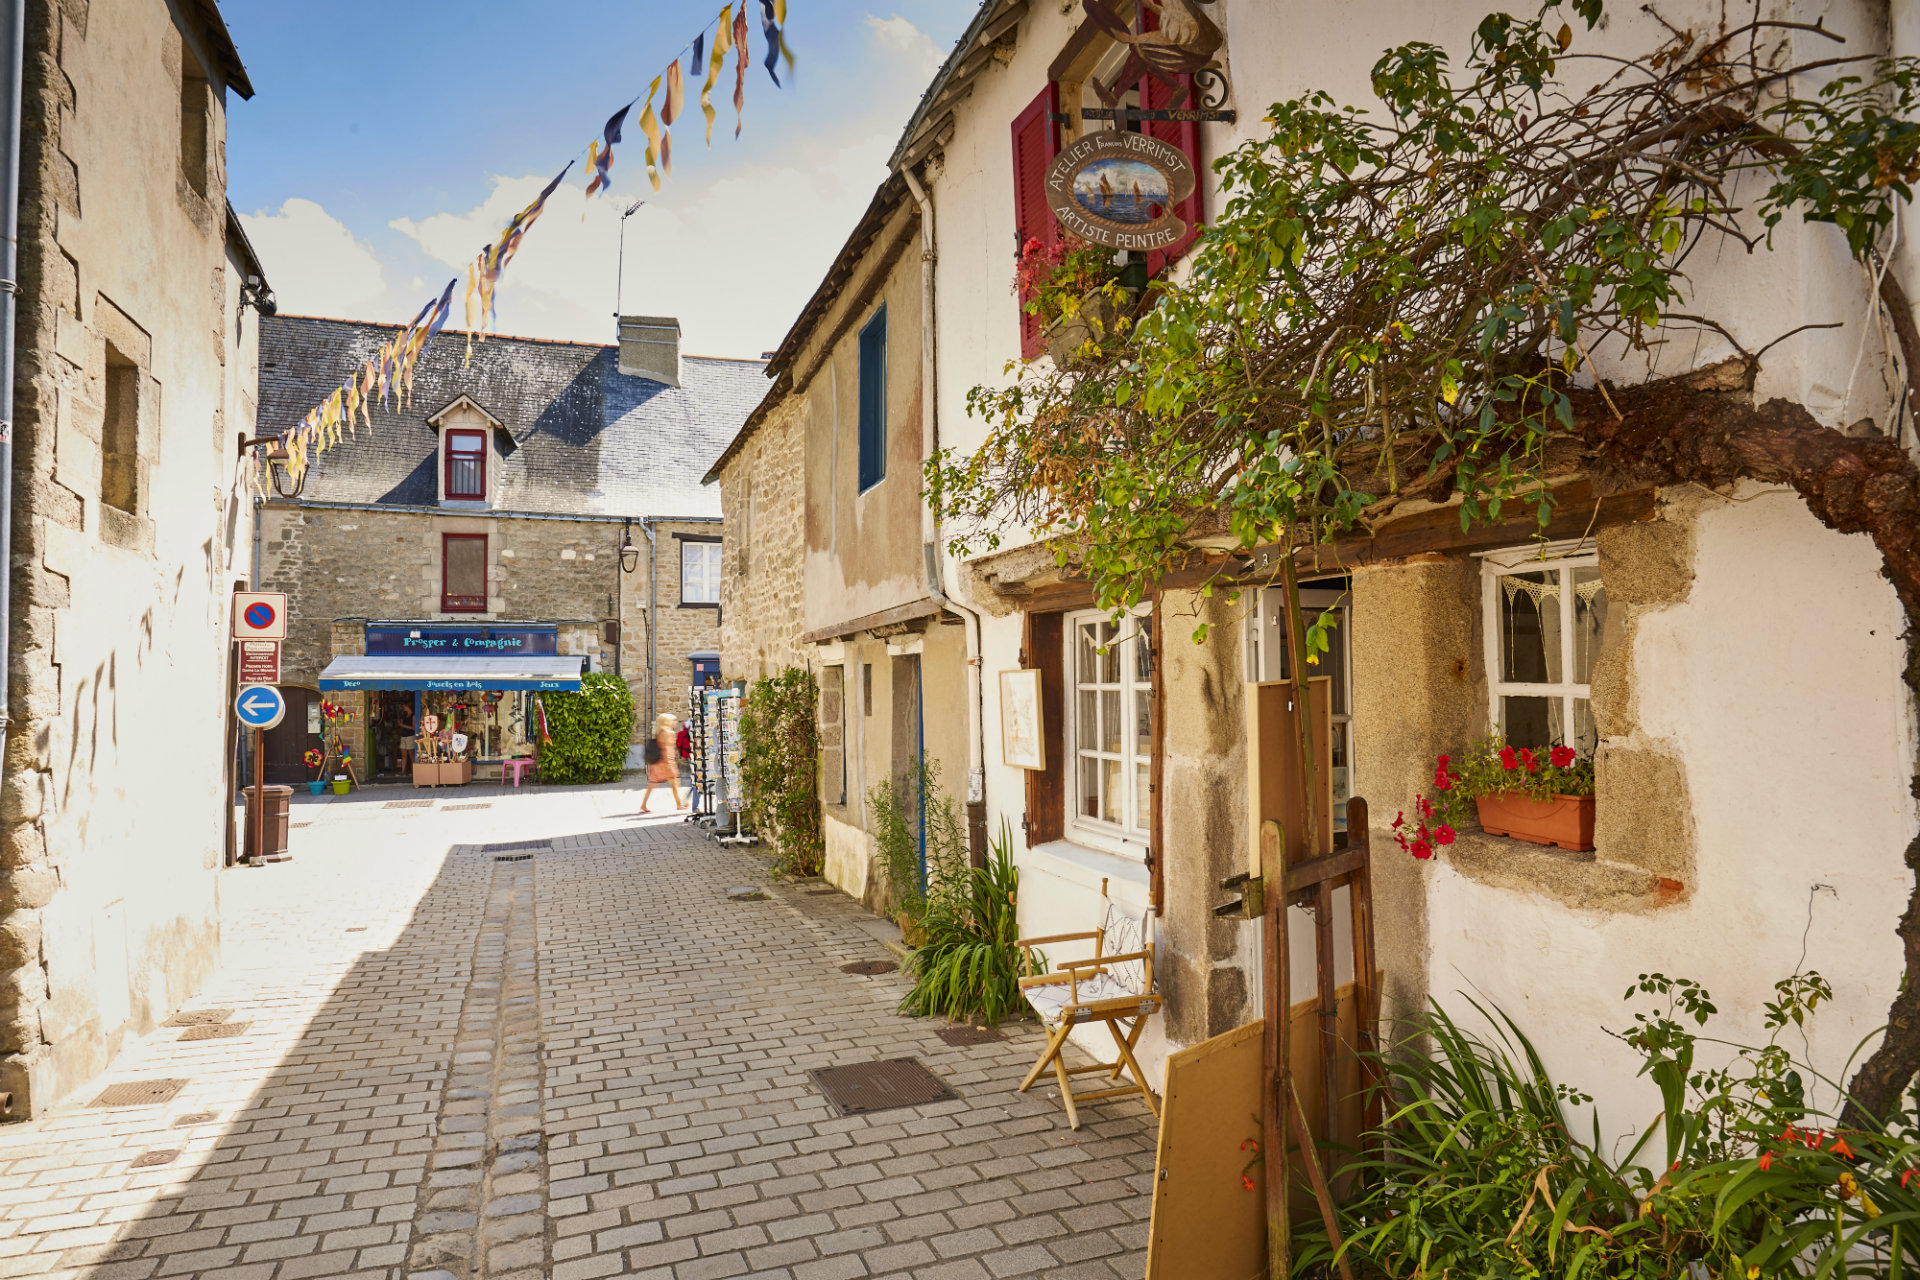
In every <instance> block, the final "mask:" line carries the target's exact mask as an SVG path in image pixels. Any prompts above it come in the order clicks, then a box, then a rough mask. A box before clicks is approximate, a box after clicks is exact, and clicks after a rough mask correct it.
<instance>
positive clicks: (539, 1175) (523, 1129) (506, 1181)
mask: <svg viewBox="0 0 1920 1280" xmlns="http://www.w3.org/2000/svg"><path fill="white" fill-rule="evenodd" d="M533 867H534V864H533V862H532V860H531V859H527V860H523V861H496V862H495V863H494V864H493V883H492V890H491V892H490V894H489V895H488V899H487V907H486V915H485V917H484V919H483V921H482V923H481V927H480V934H479V937H478V938H477V939H476V940H475V942H474V955H473V969H472V976H471V978H470V979H469V981H468V983H467V992H466V999H465V1001H464V1002H463V1003H462V1005H461V1009H460V1026H459V1031H458V1035H457V1038H456V1041H455V1044H454V1055H453V1065H452V1067H451V1069H450V1070H449V1071H448V1073H447V1083H446V1089H445V1092H444V1093H443V1095H442V1097H441V1102H440V1115H439V1124H438V1126H437V1128H438V1133H437V1136H436V1138H435V1141H434V1155H433V1170H432V1172H431V1173H430V1174H429V1175H428V1177H427V1202H426V1205H425V1207H424V1210H423V1211H422V1212H421V1214H420V1216H419V1218H418V1219H416V1221H415V1223H414V1235H415V1237H416V1240H417V1243H416V1244H415V1245H414V1246H413V1254H412V1259H411V1262H412V1267H411V1272H410V1274H411V1275H412V1276H413V1277H415V1280H539V1278H540V1277H542V1276H544V1275H545V1274H546V1260H547V1215H546V1208H547V1194H546V1174H545V1168H544V1152H543V1150H542V1147H543V1134H542V1130H541V1100H540V1097H541V1064H540V977H539V952H538V938H537V932H536V929H535V925H534V870H533Z"/></svg>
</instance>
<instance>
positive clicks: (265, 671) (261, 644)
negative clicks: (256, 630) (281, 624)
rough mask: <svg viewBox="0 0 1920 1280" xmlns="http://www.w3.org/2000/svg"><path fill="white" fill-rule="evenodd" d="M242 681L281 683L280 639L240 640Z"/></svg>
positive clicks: (243, 682) (249, 682)
mask: <svg viewBox="0 0 1920 1280" xmlns="http://www.w3.org/2000/svg"><path fill="white" fill-rule="evenodd" d="M240 683H241V684H279V683H280V642H279V641H278V640H242V641H241V642H240Z"/></svg>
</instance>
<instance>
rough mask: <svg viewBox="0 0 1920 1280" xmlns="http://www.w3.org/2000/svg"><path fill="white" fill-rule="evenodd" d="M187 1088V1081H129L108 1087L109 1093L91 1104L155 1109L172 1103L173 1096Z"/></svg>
mask: <svg viewBox="0 0 1920 1280" xmlns="http://www.w3.org/2000/svg"><path fill="white" fill-rule="evenodd" d="M186 1087H187V1082H186V1081H185V1080H129V1081H127V1082H126V1083H125V1084H115V1085H108V1086H107V1091H106V1092H105V1093H103V1094H101V1095H100V1096H99V1097H97V1098H95V1099H94V1100H93V1102H92V1103H91V1105H92V1106H96V1107H155V1106H159V1105H160V1104H161V1103H163V1102H172V1101H173V1095H174V1094H176V1093H178V1092H180V1091H181V1090H182V1089H184V1088H186Z"/></svg>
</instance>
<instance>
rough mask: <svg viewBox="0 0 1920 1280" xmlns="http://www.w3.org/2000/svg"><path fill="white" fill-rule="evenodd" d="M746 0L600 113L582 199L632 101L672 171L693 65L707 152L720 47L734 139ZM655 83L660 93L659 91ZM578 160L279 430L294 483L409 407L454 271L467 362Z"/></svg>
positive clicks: (780, 34) (741, 105) (650, 149)
mask: <svg viewBox="0 0 1920 1280" xmlns="http://www.w3.org/2000/svg"><path fill="white" fill-rule="evenodd" d="M749 3H751V0H739V7H738V8H737V9H736V8H735V6H734V4H733V3H731V2H729V3H728V4H725V5H723V6H721V9H720V12H719V14H718V16H717V17H715V18H714V19H713V20H712V21H711V22H709V23H708V24H707V25H706V26H704V27H702V28H701V29H700V30H699V31H698V32H696V33H695V34H694V37H693V39H692V40H690V41H688V42H687V43H686V44H685V45H683V46H682V47H681V49H680V52H679V53H676V54H675V55H674V56H673V59H672V61H671V62H669V63H668V64H667V66H666V68H665V69H664V70H662V71H661V72H660V74H658V75H656V76H654V77H653V78H652V79H651V81H650V82H649V83H648V85H647V88H646V91H645V92H644V93H641V94H636V95H635V96H634V97H633V98H632V99H631V100H630V101H628V102H627V103H626V104H625V105H624V106H622V107H621V108H620V109H619V110H617V111H615V112H614V113H613V114H612V115H610V116H608V117H607V122H606V124H605V125H603V126H602V127H601V130H600V136H599V137H598V138H596V139H594V140H592V141H590V142H589V143H588V144H587V146H586V148H585V149H584V159H585V164H584V165H583V166H582V172H583V173H585V175H586V178H587V181H586V198H587V199H589V200H591V199H593V198H594V197H595V196H596V195H600V194H603V193H605V192H606V191H607V190H608V189H609V188H610V186H611V184H612V171H613V164H614V152H615V150H616V149H617V148H618V147H620V146H621V145H623V144H622V141H621V135H622V131H623V129H624V128H625V125H626V122H627V116H628V114H629V113H630V112H631V111H632V110H633V109H634V107H635V106H639V107H640V115H639V117H638V118H637V121H636V123H637V124H638V126H639V129H640V132H641V134H642V135H643V136H644V137H645V139H646V150H645V155H644V157H643V160H644V167H645V169H646V174H647V181H648V183H649V184H650V185H651V186H652V188H653V189H654V190H655V191H658V190H660V187H661V183H662V182H664V181H665V180H666V179H667V178H669V177H671V176H672V174H673V125H674V124H675V122H676V121H678V120H679V119H680V116H681V113H682V111H683V109H684V108H685V105H686V92H687V84H688V81H690V80H691V79H693V78H694V77H695V76H698V75H699V74H700V71H701V66H702V64H703V63H704V64H705V68H706V79H705V81H704V82H703V83H702V84H701V86H700V114H701V115H702V116H704V117H705V119H706V126H707V127H706V135H707V146H708V148H709V149H711V148H712V146H713V121H714V115H715V111H714V106H713V90H714V86H715V84H716V83H717V82H718V81H719V79H720V73H721V72H722V70H724V69H725V66H726V57H727V54H728V53H733V54H734V55H735V57H734V83H733V112H734V125H733V136H734V137H735V138H738V137H739V136H740V131H741V128H742V127H743V125H744V124H745V120H746V102H747V98H746V91H747V64H748V62H749V61H750V60H751V59H750V52H749V49H748V34H749V25H748V22H747V5H748V4H749ZM786 28H787V0H760V32H761V35H760V38H761V41H762V43H763V45H764V46H765V50H764V54H763V57H762V59H761V65H762V66H764V67H765V69H766V72H767V78H768V79H770V80H772V81H773V84H774V87H775V88H784V87H785V86H784V85H782V84H781V81H780V75H779V71H778V67H779V65H780V64H781V63H782V62H784V63H785V64H786V68H787V73H788V76H789V78H791V76H792V74H793V67H794V58H793V53H792V51H791V50H790V49H789V48H788V47H787V38H786ZM709 35H711V37H712V43H711V45H709V44H708V37H709ZM709 50H711V52H709ZM683 55H684V56H685V57H686V71H685V73H684V74H683V73H682V71H681V62H680V60H681V57H682V56H683ZM663 87H664V89H665V92H664V94H663V93H662V92H661V91H662V88H663ZM656 97H659V98H660V99H661V101H660V109H659V111H658V112H657V113H656V112H655V110H654V99H655V98H656ZM582 158H583V155H582V153H578V152H577V153H575V155H574V157H573V158H572V159H571V160H568V161H567V163H566V164H565V165H564V166H562V167H561V169H560V172H559V173H557V174H555V175H554V176H553V180H552V181H550V182H548V183H547V185H546V186H545V187H543V188H541V191H540V194H539V195H537V196H535V197H534V199H533V201H532V203H530V204H528V205H527V207H526V208H524V209H522V210H520V212H518V213H516V214H514V215H513V217H512V219H511V220H510V221H508V223H507V225H506V227H505V228H504V229H502V230H501V232H500V234H499V236H497V237H496V238H495V239H494V241H493V243H491V244H489V245H486V246H485V247H483V248H482V249H481V250H480V252H479V253H477V254H475V255H474V257H473V260H472V261H471V262H469V263H468V264H467V265H466V268H465V270H464V271H463V272H462V273H461V275H456V276H454V278H453V279H451V280H449V281H447V284H446V288H444V289H442V290H441V292H440V295H439V296H438V297H437V298H429V299H428V300H427V302H426V304H425V305H424V306H422V307H421V308H420V311H419V314H417V315H415V316H414V318H413V320H412V321H411V322H410V323H408V324H407V325H405V326H403V327H401V328H400V329H398V330H396V331H395V332H394V334H393V336H392V337H390V338H388V339H387V340H386V341H385V342H383V343H381V344H380V347H379V349H378V350H376V351H375V352H374V354H373V355H372V356H370V357H368V358H367V360H366V362H365V363H364V364H363V365H362V367H361V368H360V369H358V370H356V371H354V372H352V373H350V374H348V375H347V377H346V379H345V380H344V381H342V383H341V384H340V385H339V386H338V387H336V388H335V389H334V390H333V391H332V392H331V393H330V394H328V395H327V396H326V397H325V398H324V399H322V400H321V401H320V403H318V404H316V405H315V406H314V407H313V408H311V409H309V410H307V413H306V416H305V417H304V418H302V419H301V420H300V422H299V423H298V424H297V425H295V426H292V427H289V428H287V429H286V430H284V431H282V432H281V433H280V439H281V443H283V444H284V445H285V446H286V451H287V462H286V466H287V468H288V470H289V472H290V474H291V476H292V477H293V478H294V479H295V480H296V481H297V480H298V479H299V478H300V477H302V476H304V475H305V474H306V472H307V471H308V470H309V469H310V468H312V467H313V466H314V465H315V464H317V463H318V461H319V459H320V455H321V454H323V453H325V452H326V451H327V450H328V449H331V448H334V447H336V446H337V445H339V443H340V440H341V435H342V432H343V430H344V432H345V434H346V435H347V436H349V437H351V436H353V435H356V434H358V425H356V424H360V425H365V426H366V427H367V428H368V429H369V430H371V429H372V427H373V405H374V404H375V402H376V401H377V402H378V403H379V405H380V407H381V408H383V409H384V408H387V407H389V406H390V405H393V404H397V405H398V406H399V407H400V408H403V409H404V408H406V407H407V406H408V405H410V404H412V402H413V374H414V369H415V368H416V367H417V366H418V364H419V363H420V358H421V356H422V355H424V354H425V353H426V350H427V348H428V346H429V345H431V344H432V342H433V340H434V339H435V338H436V337H438V336H439V334H440V331H441V330H442V329H444V328H446V326H447V321H448V319H449V318H450V317H451V315H452V312H453V292H454V290H455V289H456V288H457V287H459V285H460V283H461V276H462V275H464V276H465V278H466V289H465V294H464V297H463V309H462V310H463V315H464V317H465V320H466V324H465V329H466V338H467V346H466V354H465V357H464V359H465V360H466V361H467V362H471V361H472V359H473V344H474V343H475V342H485V341H486V340H487V335H488V334H489V333H490V332H493V331H494V327H495V325H496V323H497V321H498V316H497V314H496V311H495V302H496V299H497V296H498V292H499V286H500V277H501V275H502V273H504V272H505V271H506V269H507V266H508V264H509V263H511V262H512V261H513V256H514V254H516V253H518V252H519V250H520V245H521V242H522V241H523V240H525V239H526V235H527V232H528V231H529V230H530V229H531V228H532V227H533V224H534V223H535V222H537V221H539V219H540V215H541V213H542V212H543V211H544V210H545V209H546V205H547V200H548V198H549V197H550V196H552V195H553V193H554V192H555V191H556V190H557V189H558V188H559V186H560V184H561V183H562V182H564V181H565V180H566V177H567V174H569V173H570V172H572V170H573V166H574V165H575V164H577V163H579V162H580V161H581V160H582ZM254 462H255V466H254V469H253V484H254V491H255V492H256V493H257V494H259V495H261V496H262V497H265V496H266V492H267V488H266V469H267V465H268V463H267V460H266V456H265V453H264V451H256V452H255V454H254ZM543 714H544V709H543Z"/></svg>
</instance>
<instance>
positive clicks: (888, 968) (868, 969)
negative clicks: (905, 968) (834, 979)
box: [840, 960, 900, 978]
mask: <svg viewBox="0 0 1920 1280" xmlns="http://www.w3.org/2000/svg"><path fill="white" fill-rule="evenodd" d="M899 967H900V966H899V965H897V964H895V963H894V962H893V961H891V960H856V961H854V962H853V963H852V964H843V965H841V966H840V972H842V973H857V974H859V975H860V976H862V977H864V978H871V977H872V976H873V975H874V974H876V973H892V972H893V971H894V970H895V969H898V968H899Z"/></svg>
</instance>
